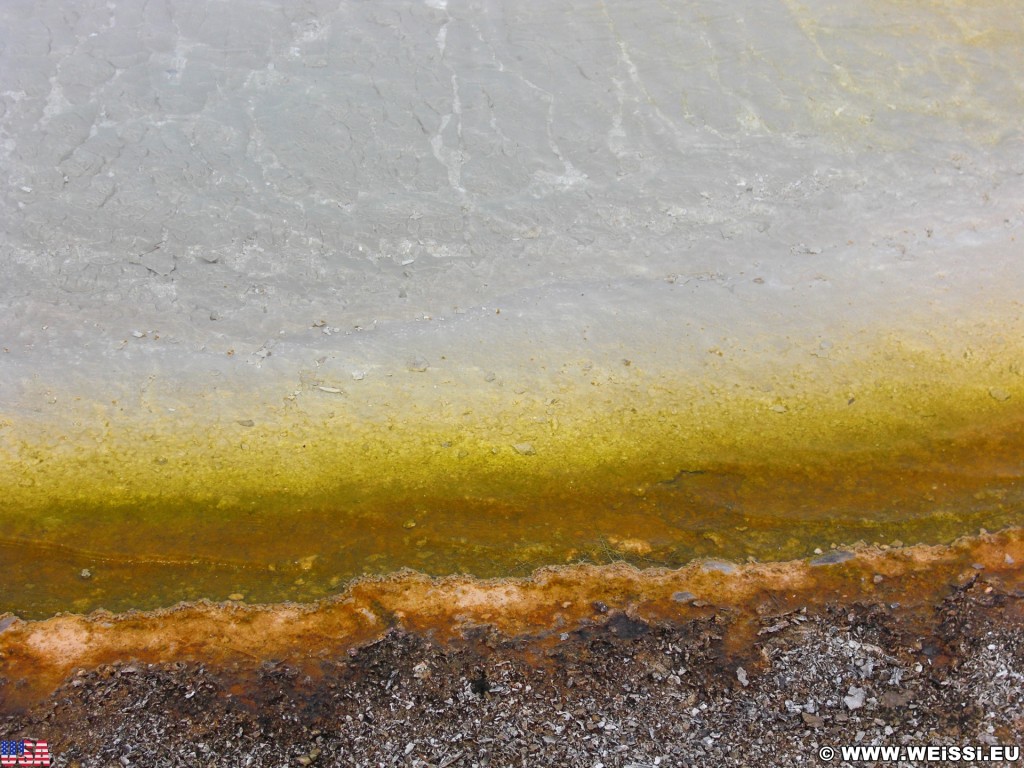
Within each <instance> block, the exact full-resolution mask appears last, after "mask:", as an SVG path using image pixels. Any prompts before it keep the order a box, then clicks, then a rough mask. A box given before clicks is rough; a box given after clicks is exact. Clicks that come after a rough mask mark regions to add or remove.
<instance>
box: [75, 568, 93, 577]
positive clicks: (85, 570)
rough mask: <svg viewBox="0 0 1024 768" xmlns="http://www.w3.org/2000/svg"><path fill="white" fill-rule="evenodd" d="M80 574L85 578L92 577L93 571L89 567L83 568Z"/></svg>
mask: <svg viewBox="0 0 1024 768" xmlns="http://www.w3.org/2000/svg"><path fill="white" fill-rule="evenodd" d="M78 575H79V576H81V577H82V578H83V579H91V578H92V571H90V570H89V569H88V568H83V569H82V572H81V573H80V574H78Z"/></svg>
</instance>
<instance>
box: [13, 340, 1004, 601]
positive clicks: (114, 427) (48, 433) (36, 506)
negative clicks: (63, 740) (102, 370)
mask: <svg viewBox="0 0 1024 768" xmlns="http://www.w3.org/2000/svg"><path fill="white" fill-rule="evenodd" d="M1020 359H1024V357H1021V356H1019V355H1018V354H1016V350H1012V349H1011V348H1010V346H1009V345H1005V344H1004V345H1000V346H998V347H997V349H996V352H990V353H982V352H978V351H971V352H970V354H963V353H961V354H958V355H957V356H956V357H948V356H945V357H944V356H942V355H936V354H934V353H932V352H929V351H928V350H926V349H922V348H920V347H913V346H911V345H908V344H906V343H900V342H895V341H890V342H887V343H885V344H884V345H882V346H881V347H880V348H879V350H878V351H876V352H875V353H873V354H871V355H866V356H861V357H859V358H854V357H853V356H847V357H845V358H842V357H840V358H839V359H837V360H835V361H829V362H828V364H827V365H826V366H821V365H818V366H816V367H813V368H812V367H810V366H807V367H799V366H797V367H793V368H790V369H781V368H779V367H776V368H775V369H774V370H773V369H772V368H771V367H766V369H765V372H764V375H763V377H761V378H760V379H759V380H758V381H757V383H756V384H755V385H753V386H751V385H750V384H749V383H743V382H740V381H739V380H738V379H737V380H732V379H731V378H730V376H729V375H728V366H727V365H725V364H724V363H723V364H722V367H721V369H720V370H718V371H715V370H712V371H711V373H710V374H709V373H708V371H707V370H703V371H701V376H700V378H699V380H697V379H695V378H694V377H692V376H689V377H688V376H687V375H685V374H680V373H672V372H666V371H645V370H643V369H640V368H638V367H637V366H632V365H629V366H627V365H622V366H621V369H620V368H613V367H611V366H608V367H605V368H601V367H599V366H586V367H583V368H581V367H579V366H576V367H567V368H565V369H563V370H562V371H560V372H557V373H555V374H552V375H550V376H549V377H548V378H547V379H538V380H537V381H536V382H534V384H533V386H531V387H526V388H524V387H509V388H505V389H501V388H498V389H495V388H493V387H491V388H482V387H479V386H476V387H472V386H468V385H466V384H465V382H464V381H461V380H460V379H459V378H458V376H457V375H455V376H453V375H450V374H447V375H446V378H445V379H444V380H443V381H440V380H431V379H430V378H426V377H424V376H419V377H410V379H409V380H398V379H394V380H388V381H387V382H386V383H382V384H381V385H379V386H377V387H363V388H361V389H360V390H359V393H358V394H355V393H341V392H340V391H339V392H335V391H324V388H323V387H322V386H317V385H311V386H309V387H307V388H306V389H304V390H299V391H298V392H297V393H296V392H293V393H292V394H290V395H288V396H287V397H283V398H281V400H280V401H279V404H277V405H274V404H271V405H262V406H260V407H259V408H256V407H255V406H252V405H251V403H249V404H247V405H246V407H248V410H249V411H250V412H251V411H256V412H257V414H258V417H259V418H255V417H253V418H238V416H239V413H241V411H240V412H239V413H232V412H230V411H229V410H228V409H227V408H225V407H224V406H223V403H219V402H218V403H213V404H212V405H213V406H216V407H211V404H209V403H204V402H203V401H202V400H201V398H197V399H196V400H195V404H194V406H193V407H192V408H190V409H188V408H182V407H180V406H179V407H176V408H175V410H174V411H173V413H171V414H166V413H163V414H160V415H159V416H154V415H153V413H152V412H147V413H144V414H143V413H134V412H130V411H121V410H120V406H119V405H118V404H117V403H112V404H111V405H110V406H105V407H104V408H99V407H96V406H91V407H92V408H93V413H94V414H95V416H94V418H92V419H91V420H90V419H87V418H81V419H78V420H77V422H76V423H73V424H56V425H52V424H51V425H44V424H39V423H36V424H32V425H30V426H28V422H19V421H18V420H17V419H15V418H13V417H11V418H7V419H6V420H5V424H4V426H5V429H4V440H5V442H4V447H5V448H6V451H5V454H4V464H5V471H4V474H3V477H4V478H5V479H4V480H3V481H2V483H3V487H2V488H0V492H2V497H3V501H2V502H0V520H2V531H3V533H2V534H0V550H2V556H3V558H4V563H5V574H6V576H7V579H6V582H7V585H8V586H7V588H6V589H5V591H4V593H3V598H2V601H3V602H2V604H0V610H11V611H14V612H16V613H19V614H21V615H24V616H44V615H49V614H52V613H54V612H57V611H61V610H72V611H79V612H81V611H88V610H91V609H93V608H96V607H101V606H102V607H105V608H108V609H110V610H123V609H127V608H153V607H158V606H161V605H168V604H172V603H174V602H177V601H179V600H192V599H197V598H202V597H209V598H214V599H224V598H226V597H228V596H229V595H236V596H238V595H241V596H242V597H243V598H244V599H246V600H251V601H278V600H288V599H291V600H310V599H315V598H318V597H321V596H323V595H326V594H329V593H331V592H334V591H337V590H338V589H340V588H341V587H342V586H343V585H344V584H346V583H348V582H349V581H350V580H351V579H353V578H356V577H360V576H364V575H379V574H387V573H392V572H395V571H398V570H400V569H403V568H412V569H414V570H417V571H421V572H424V573H427V574H431V575H446V574H452V573H466V574H471V575H474V576H480V577H497V576H507V575H526V574H529V573H531V572H532V571H533V570H535V569H536V568H539V567H542V566H546V565H557V564H568V563H588V562H589V563H609V562H614V561H618V560H625V561H627V562H631V563H633V564H635V565H639V566H673V567H674V566H680V565H683V564H685V563H687V562H689V561H691V560H693V559H695V558H699V557H714V558H720V559H726V560H737V561H739V560H746V559H749V558H753V559H755V560H779V559H788V558H798V557H804V556H807V555H808V554H809V553H811V552H812V551H813V550H814V549H815V548H828V547H830V546H832V545H842V544H844V543H851V542H856V541H858V540H863V541H867V542H880V543H887V542H892V541H893V540H898V541H900V542H902V543H907V544H911V543H919V542H924V543H935V542H944V541H951V540H952V539H954V538H956V537H957V536H959V535H962V534H964V533H969V532H975V531H977V530H978V529H979V528H988V529H998V528H1002V527H1005V526H1008V525H1013V524H1019V523H1020V521H1021V510H1022V509H1024V488H1022V487H1021V483H1020V475H1021V465H1020V456H1022V455H1024V377H1022V376H1021V369H1020V368H1019V367H1018V364H1017V362H1016V361H1017V360H1020ZM330 389H334V388H330ZM204 408H205V410H204ZM213 413H215V414H216V418H214V417H213V416H212V415H211V414H213Z"/></svg>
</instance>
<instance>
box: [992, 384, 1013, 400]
mask: <svg viewBox="0 0 1024 768" xmlns="http://www.w3.org/2000/svg"><path fill="white" fill-rule="evenodd" d="M988 393H989V395H991V397H992V399H993V400H998V401H999V402H1000V403H1005V402H1006V401H1007V400H1009V399H1010V393H1009V392H1007V391H1006V390H1005V389H1002V388H1001V387H992V388H991V389H989V391H988Z"/></svg>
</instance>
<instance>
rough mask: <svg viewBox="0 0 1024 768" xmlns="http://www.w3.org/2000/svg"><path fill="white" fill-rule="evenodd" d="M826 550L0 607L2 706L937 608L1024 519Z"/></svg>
mask: <svg viewBox="0 0 1024 768" xmlns="http://www.w3.org/2000/svg"><path fill="white" fill-rule="evenodd" d="M849 553H850V554H852V555H853V556H852V557H850V558H849V559H845V560H843V559H842V558H843V557H845V556H846V554H845V553H843V552H839V551H835V552H831V553H827V554H826V555H824V556H823V557H822V558H821V559H823V560H826V561H829V560H833V561H835V560H840V562H824V563H821V564H815V561H814V560H810V561H804V560H800V561H789V562H777V563H748V564H744V565H732V564H726V563H716V562H711V561H702V562H695V563H692V564H691V565H689V566H687V567H685V568H681V569H678V570H666V569H649V570H638V569H635V568H633V567H631V566H628V565H626V564H613V565H609V566H572V567H564V568H547V569H542V570H540V571H537V572H536V573H535V574H534V575H533V577H532V578H529V579H503V580H491V581H482V580H475V579H472V578H468V577H448V578H444V579H430V578H428V577H426V576H423V575H421V574H417V573H412V572H403V573H399V574H395V575H393V576H391V577H388V578H381V579H367V580H363V581H359V582H356V583H354V584H352V585H351V586H350V587H349V588H348V589H347V590H346V591H345V592H344V593H343V594H341V595H338V596H336V597H333V598H330V599H325V600H323V601H320V602H317V603H311V604H306V605H295V604H279V605H244V604H240V603H220V604H214V603H209V602H199V603H191V604H181V605H178V606H175V607H173V608H168V609H163V610H158V611H153V612H148V613H140V612H128V613H124V614H117V615H114V614H110V613H107V612H104V611H97V612H95V613H92V614H90V615H88V616H82V615H60V616H56V617H53V618H50V619H46V620H42V621H23V620H21V619H18V618H15V617H12V616H9V615H8V616H7V617H5V618H2V619H0V626H3V630H2V632H0V676H2V677H3V678H4V680H5V681H6V684H5V685H4V686H3V688H2V689H0V696H2V700H0V709H2V710H11V709H17V708H21V707H25V706H29V705H31V704H33V703H35V702H38V701H39V700H41V699H43V698H45V697H47V696H48V695H49V694H50V693H52V692H53V690H55V688H56V687H57V686H58V685H60V684H61V682H62V681H64V680H65V679H67V678H68V676H69V675H71V674H73V673H74V671H75V670H76V669H80V668H91V667H94V666H96V665H99V664H104V663H112V662H116V661H129V660H136V661H139V662H173V661H182V660H185V661H198V662H202V663H205V664H207V665H210V666H213V667H219V668H223V669H224V670H226V671H227V672H229V673H232V674H235V673H237V674H239V675H242V676H243V677H244V676H245V673H246V671H247V670H253V669H255V668H256V667H258V666H259V665H260V664H261V663H263V662H264V661H268V660H273V661H285V662H287V663H288V664H292V665H295V666H297V667H299V668H303V669H305V670H306V671H307V672H309V673H310V674H314V675H315V674H316V672H317V670H318V669H319V667H320V662H321V661H323V660H326V659H329V658H333V657H338V656H342V655H344V654H345V653H347V652H348V651H349V650H351V649H353V648H355V647H357V646H359V645H362V644H365V643H368V642H371V641H373V640H375V639H377V638H379V637H381V636H382V635H383V634H384V633H386V632H387V631H388V630H389V629H391V628H394V627H400V628H402V629H404V630H406V631H411V632H414V633H419V634H423V635H425V636H428V637H431V638H432V639H433V640H435V641H436V642H440V643H446V642H453V641H457V640H458V639H459V638H460V637H462V636H463V635H464V634H465V633H466V631H467V630H470V629H471V628H473V627H478V626H481V625H488V626H491V627H493V628H494V629H496V630H498V631H499V632H501V633H503V634H505V635H507V636H513V637H515V636H518V637H529V638H531V639H532V640H533V642H534V644H537V645H540V646H543V645H544V644H545V643H546V642H549V641H553V640H554V639H557V637H558V635H559V634H561V633H563V632H566V631H570V630H572V629H575V628H578V627H579V626H581V625H585V624H586V623H588V622H591V621H594V620H596V619H598V618H599V616H600V614H601V613H603V612H606V611H608V610H623V611H626V612H628V613H629V614H631V615H633V616H636V617H638V618H643V619H645V620H647V621H655V622H681V621H685V620H687V619H691V618H694V617H696V616H701V615H707V614H708V613H712V612H716V613H720V612H722V611H727V612H729V613H731V614H732V615H733V616H734V618H735V619H736V621H735V622H734V629H733V630H732V631H731V632H730V634H729V640H728V642H729V645H730V646H731V647H732V649H733V650H735V651H740V650H741V648H742V647H743V646H744V645H745V644H747V643H749V642H750V641H751V639H752V635H751V633H753V632H756V628H757V626H758V623H757V621H756V620H757V619H759V618H761V617H763V616H764V615H771V614H774V613H784V612H786V611H789V610H793V609H795V608H798V607H803V606H812V607H813V606H820V605H824V604H848V603H852V602H854V601H857V600H862V599H870V600H878V601H885V602H899V603H901V605H902V606H903V609H904V610H907V611H913V610H914V608H915V606H918V607H920V608H921V610H931V609H930V608H929V607H928V606H931V605H934V603H933V602H931V601H933V600H934V599H935V598H936V597H941V595H942V593H943V592H944V591H946V590H948V589H949V585H950V584H955V583H957V582H958V581H963V580H965V579H968V578H970V577H971V576H972V575H974V574H977V573H978V572H979V571H982V572H984V573H985V575H986V578H988V579H989V580H990V581H991V580H992V579H998V580H999V581H1000V582H1001V586H1002V587H1003V588H1004V589H1006V590H1008V591H1011V592H1012V591H1014V590H1019V589H1020V588H1021V587H1022V585H1024V571H1022V569H1021V564H1022V563H1024V529H1020V528H1015V529H1010V530H1006V531H1003V532H1000V533H997V534H982V535H980V536H976V537H970V538H963V539H960V540H958V541H957V542H955V543H954V544H952V545H950V546H923V545H922V546H913V547H904V548H883V547H859V548H856V549H853V550H849Z"/></svg>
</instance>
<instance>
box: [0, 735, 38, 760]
mask: <svg viewBox="0 0 1024 768" xmlns="http://www.w3.org/2000/svg"><path fill="white" fill-rule="evenodd" d="M49 764H50V747H49V746H48V745H47V743H46V742H45V741H40V740H39V739H18V740H16V741H0V765H43V766H48V765H49Z"/></svg>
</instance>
